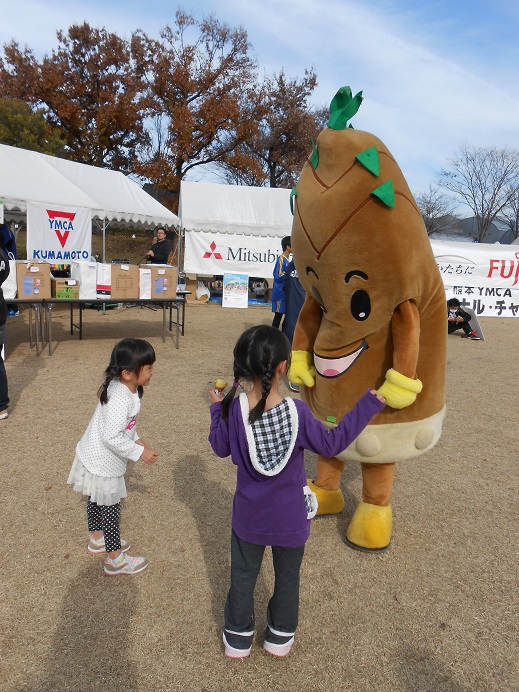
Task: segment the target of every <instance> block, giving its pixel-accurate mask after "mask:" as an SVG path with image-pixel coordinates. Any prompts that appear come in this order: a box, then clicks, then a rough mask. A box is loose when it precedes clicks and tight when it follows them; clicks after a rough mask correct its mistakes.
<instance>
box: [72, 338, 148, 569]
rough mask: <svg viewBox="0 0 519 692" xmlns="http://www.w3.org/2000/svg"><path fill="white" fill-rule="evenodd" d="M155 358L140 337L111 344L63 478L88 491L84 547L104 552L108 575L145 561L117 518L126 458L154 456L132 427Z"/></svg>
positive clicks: (140, 565)
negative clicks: (123, 536) (83, 429)
mask: <svg viewBox="0 0 519 692" xmlns="http://www.w3.org/2000/svg"><path fill="white" fill-rule="evenodd" d="M154 363H155V351H154V350H153V347H152V346H151V344H149V343H148V342H147V341H144V340H143V339H132V338H128V339H123V340H122V341H120V342H119V343H118V344H117V345H116V346H115V348H114V349H113V351H112V355H111V357H110V363H109V365H108V367H107V368H106V371H105V381H104V382H103V384H102V386H101V388H100V389H99V404H98V405H97V408H96V410H95V412H94V415H93V416H92V420H91V421H90V423H89V425H88V428H87V429H86V432H85V433H84V435H83V437H82V438H81V440H80V441H79V442H78V445H77V447H76V458H75V459H74V463H73V464H72V469H71V471H70V474H69V477H68V481H67V482H68V483H70V484H71V485H73V486H74V490H75V491H76V492H78V493H82V494H83V495H86V496H87V497H88V501H87V523H88V530H89V531H90V542H89V544H88V548H87V549H88V552H89V553H90V554H92V555H100V554H105V553H107V557H106V559H105V561H104V572H105V574H106V575H108V576H116V575H120V574H136V573H137V572H142V570H143V569H146V567H147V566H148V561H147V560H146V558H145V557H130V556H129V555H128V554H127V552H126V551H127V550H128V549H129V547H130V545H129V543H128V541H125V540H124V539H123V540H121V537H120V528H119V519H120V514H121V505H120V500H121V499H122V498H123V497H126V485H125V482H124V474H125V472H126V465H127V462H128V459H131V460H132V461H137V460H138V459H142V461H143V462H144V463H145V464H154V463H155V462H156V461H157V457H158V454H157V452H154V451H153V450H152V449H150V448H149V447H148V445H146V444H145V443H144V442H143V441H142V440H140V439H139V436H138V435H137V430H136V427H135V423H136V418H137V414H138V413H139V410H140V407H141V404H140V399H141V397H142V393H143V387H146V386H147V385H148V384H149V383H150V380H151V376H152V375H153V364H154Z"/></svg>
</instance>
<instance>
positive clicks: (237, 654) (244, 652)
mask: <svg viewBox="0 0 519 692" xmlns="http://www.w3.org/2000/svg"><path fill="white" fill-rule="evenodd" d="M223 643H224V646H225V655H226V656H227V658H248V657H249V656H250V650H251V647H249V648H248V649H235V648H234V646H231V645H230V644H228V643H227V639H226V638H225V632H224V633H223Z"/></svg>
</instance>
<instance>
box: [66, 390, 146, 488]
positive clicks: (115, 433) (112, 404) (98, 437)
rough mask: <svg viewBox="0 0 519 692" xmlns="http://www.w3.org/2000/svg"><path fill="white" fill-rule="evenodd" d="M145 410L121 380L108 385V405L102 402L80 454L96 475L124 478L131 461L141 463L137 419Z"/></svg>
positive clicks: (78, 453) (79, 443)
mask: <svg viewBox="0 0 519 692" xmlns="http://www.w3.org/2000/svg"><path fill="white" fill-rule="evenodd" d="M140 408H141V403H140V399H139V395H138V394H133V393H132V392H131V391H130V390H129V389H128V387H127V386H126V385H124V384H122V382H120V381H119V380H113V381H112V382H110V384H109V385H108V403H106V404H102V403H101V402H99V404H98V405H97V408H96V410H95V412H94V415H93V416H92V420H91V421H90V423H89V424H88V428H87V429H86V431H85V434H84V435H83V437H82V438H81V439H80V441H79V442H78V444H77V447H76V454H77V455H78V457H79V458H80V460H81V462H82V463H83V465H84V466H85V468H86V469H87V470H88V471H90V473H92V474H93V475H95V476H105V477H115V476H123V475H124V473H125V471H126V464H127V462H128V459H131V460H132V461H137V459H139V458H140V456H141V454H142V452H143V451H144V447H142V445H138V444H137V443H136V440H138V439H139V436H138V435H137V429H136V417H137V414H138V413H139V410H140Z"/></svg>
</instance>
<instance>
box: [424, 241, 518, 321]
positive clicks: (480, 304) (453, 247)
mask: <svg viewBox="0 0 519 692" xmlns="http://www.w3.org/2000/svg"><path fill="white" fill-rule="evenodd" d="M431 247H432V250H433V253H434V257H435V259H436V263H437V264H438V268H439V270H440V274H441V276H442V279H443V284H444V286H445V292H446V297H447V298H453V297H456V298H458V299H459V301H460V303H461V304H462V306H463V305H464V306H468V307H470V308H472V309H473V310H474V312H475V313H476V315H478V316H483V317H519V247H518V246H517V245H499V244H494V245H489V244H484V243H449V242H442V241H435V240H432V241H431Z"/></svg>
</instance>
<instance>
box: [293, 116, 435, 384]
mask: <svg viewBox="0 0 519 692" xmlns="http://www.w3.org/2000/svg"><path fill="white" fill-rule="evenodd" d="M313 156H315V160H314V163H311V160H310V161H308V162H307V163H306V164H305V166H304V168H303V171H302V173H301V177H300V180H299V182H298V185H297V191H296V203H295V210H294V224H293V229H292V249H293V252H294V259H295V263H296V267H297V271H298V275H299V280H300V281H301V284H302V285H303V287H304V289H305V290H306V292H307V293H308V294H309V295H310V296H312V297H313V298H314V299H315V301H316V302H317V303H318V304H319V305H320V307H321V310H322V312H323V315H322V323H321V327H320V330H319V334H318V337H317V340H316V342H315V347H314V362H315V367H316V370H317V372H318V373H319V374H320V375H321V376H323V377H326V378H335V377H339V376H340V375H341V374H344V373H345V372H347V371H348V370H349V369H350V368H352V367H353V366H354V365H355V363H356V362H357V361H358V360H359V358H361V356H362V355H363V353H364V351H365V350H366V349H370V348H373V347H377V345H378V344H381V343H382V342H384V343H385V342H386V341H387V339H388V335H389V331H390V324H391V317H392V315H393V311H394V310H395V308H396V307H397V306H398V305H399V304H400V303H402V302H404V301H405V300H409V299H411V300H414V299H416V298H417V297H419V296H420V295H421V281H422V274H423V267H421V266H420V264H419V262H420V261H422V250H423V249H425V251H426V252H427V251H428V252H429V254H430V248H429V249H428V250H427V248H426V247H425V246H426V245H429V243H428V239H427V234H426V232H425V229H424V226H423V221H422V218H421V215H420V212H419V210H418V208H417V206H416V203H415V201H414V199H413V197H412V195H411V192H410V191H409V188H408V186H407V183H406V181H405V179H404V177H403V175H402V172H401V171H400V168H399V167H398V165H397V163H396V162H395V160H394V159H393V157H392V155H391V154H390V152H389V151H388V149H387V148H386V147H385V145H384V144H383V143H382V142H381V141H380V140H379V139H377V138H376V137H375V136H373V135H371V134H369V133H367V132H362V131H360V130H354V129H345V130H340V131H337V130H332V129H327V130H324V131H323V132H322V133H321V134H320V135H319V138H318V140H317V147H316V150H315V152H314V154H313ZM317 158H318V160H317ZM315 163H317V165H314V164H315ZM417 256H418V258H419V259H418V260H417V259H416V258H417Z"/></svg>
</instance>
